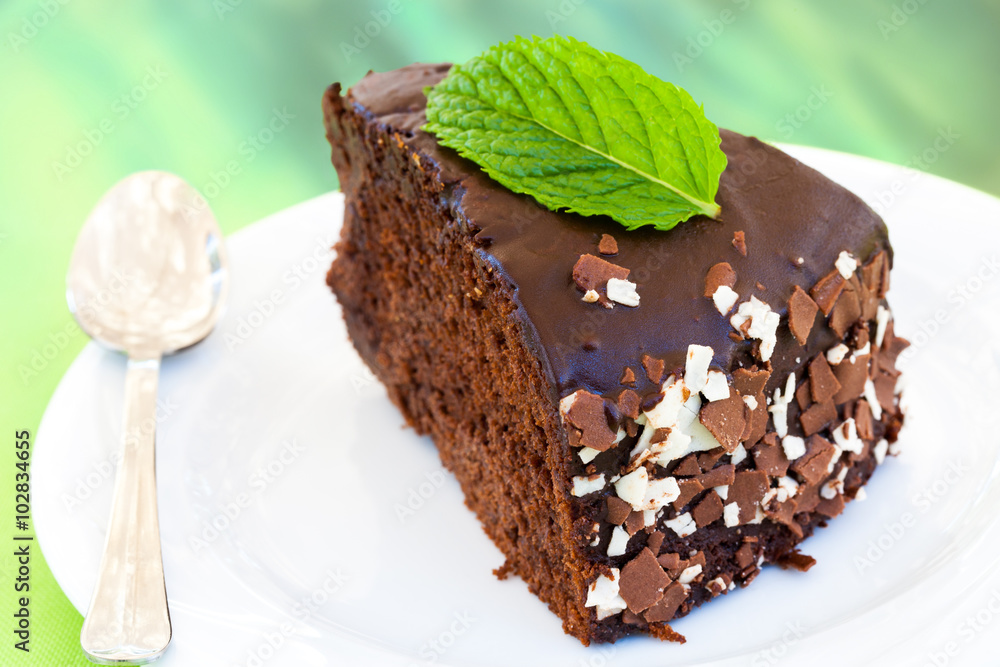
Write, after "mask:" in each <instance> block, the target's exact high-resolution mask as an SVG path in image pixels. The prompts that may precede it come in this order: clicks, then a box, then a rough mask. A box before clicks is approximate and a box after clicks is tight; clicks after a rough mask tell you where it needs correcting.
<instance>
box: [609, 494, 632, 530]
mask: <svg viewBox="0 0 1000 667" xmlns="http://www.w3.org/2000/svg"><path fill="white" fill-rule="evenodd" d="M631 513H632V506H631V505H629V504H628V503H627V502H625V501H624V500H622V499H621V498H619V497H618V496H608V517H607V522H608V523H610V524H611V525H613V526H620V525H622V524H623V523H625V519H627V518H628V516H629V514H631Z"/></svg>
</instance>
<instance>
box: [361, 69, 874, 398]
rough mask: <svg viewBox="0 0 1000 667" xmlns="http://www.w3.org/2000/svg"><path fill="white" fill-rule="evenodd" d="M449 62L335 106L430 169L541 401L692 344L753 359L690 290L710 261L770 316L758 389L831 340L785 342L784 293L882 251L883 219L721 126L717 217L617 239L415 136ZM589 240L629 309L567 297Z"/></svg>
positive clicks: (602, 383) (747, 344) (609, 387)
mask: <svg viewBox="0 0 1000 667" xmlns="http://www.w3.org/2000/svg"><path fill="white" fill-rule="evenodd" d="M449 67H450V65H448V64H440V65H421V64H417V65H410V66H408V67H404V68H402V69H398V70H394V71H391V72H385V73H369V74H368V75H367V76H365V78H363V79H362V80H361V81H360V82H359V83H357V84H356V85H355V86H354V87H353V88H351V90H350V91H349V99H350V101H351V102H352V103H353V104H354V105H355V107H356V108H357V109H358V110H359V112H361V113H364V114H366V115H367V116H368V117H369V118H370V119H371V120H372V121H373V122H378V123H381V124H384V125H385V126H387V127H388V128H390V129H391V130H395V131H396V132H398V133H399V134H400V135H401V138H402V140H403V141H405V142H406V144H408V145H409V146H410V147H411V148H412V149H413V150H415V151H417V152H419V153H420V154H421V156H422V160H421V163H422V165H423V167H424V168H425V169H426V168H429V166H430V165H428V164H427V160H426V159H425V158H430V160H431V161H432V162H433V163H434V165H435V166H436V167H437V168H438V169H439V170H440V178H441V180H442V182H443V184H444V185H445V188H444V193H445V196H446V198H447V204H448V205H449V206H451V207H452V208H453V209H454V210H455V212H456V213H458V214H459V215H461V216H464V217H465V218H466V219H467V220H468V221H469V223H470V224H471V225H472V226H473V227H474V228H478V229H479V232H478V234H477V235H476V239H477V241H478V243H479V248H480V250H479V251H480V252H481V253H482V255H483V258H484V259H485V260H486V261H488V262H491V263H493V264H494V265H495V266H496V267H498V268H499V269H500V270H501V271H502V272H503V274H504V275H506V276H507V277H509V279H510V280H511V281H512V283H513V284H514V285H515V286H516V287H517V293H516V298H517V299H518V300H519V306H520V307H521V308H523V310H524V312H525V314H526V316H527V318H526V319H527V322H528V323H530V325H531V326H533V327H534V334H535V336H536V340H535V341H534V342H535V344H536V346H537V349H538V351H539V352H541V355H540V356H541V358H542V360H543V362H544V361H547V363H548V365H549V368H550V370H551V372H552V376H553V379H554V389H555V390H556V392H557V393H558V396H557V397H555V398H559V397H561V396H565V395H567V394H569V393H571V392H573V391H575V390H576V389H579V388H584V389H587V390H589V391H591V392H594V393H597V394H602V395H609V394H614V393H617V392H618V391H619V390H620V389H621V388H622V386H621V385H620V384H619V383H620V380H621V378H622V373H623V371H624V369H625V368H626V367H627V366H631V367H633V368H640V366H639V363H640V359H641V358H642V357H643V355H644V354H648V355H650V356H651V357H655V358H659V359H663V360H664V361H665V362H666V368H667V371H668V372H670V371H671V370H680V369H683V366H684V359H685V354H686V351H687V348H688V345H690V344H692V343H697V344H700V345H708V346H710V347H711V348H712V349H713V350H714V351H715V356H714V359H713V366H714V367H717V368H720V369H722V370H724V371H732V370H734V369H735V368H737V367H740V366H746V367H749V366H751V365H753V364H754V363H759V362H756V361H755V359H754V357H753V356H752V345H753V341H751V340H746V341H734V340H733V339H732V338H731V337H730V334H731V333H733V332H734V329H733V327H732V326H731V324H730V323H729V315H727V316H723V315H720V314H719V312H718V311H717V310H716V308H715V306H714V304H713V302H712V300H711V299H709V298H706V297H705V296H704V290H705V276H706V274H707V272H708V270H709V268H711V267H712V266H713V265H715V264H717V263H719V262H728V263H729V264H730V265H731V266H732V268H733V269H734V270H735V272H736V284H735V285H734V287H733V289H734V290H735V291H736V292H737V293H738V294H739V297H740V298H739V301H738V302H737V305H738V304H739V303H742V302H743V301H746V300H747V299H749V298H750V296H751V295H755V296H756V297H757V298H758V299H760V300H761V301H764V302H765V303H767V304H769V305H770V306H771V308H772V309H773V310H774V311H776V312H778V313H780V314H781V316H782V320H781V325H780V326H779V328H778V344H777V346H776V350H775V353H774V356H773V357H772V358H771V365H772V369H773V372H772V374H771V381H770V385H769V386H768V391H769V392H770V391H771V390H772V389H773V388H774V386H777V385H778V384H783V383H784V379H785V378H786V377H787V375H788V373H789V372H790V371H793V370H796V369H797V368H799V367H800V366H801V365H802V364H801V363H800V362H798V361H796V360H797V359H800V360H801V361H802V362H804V361H805V360H807V359H809V358H811V357H813V356H814V355H815V354H817V353H819V352H820V351H824V350H826V349H828V348H829V347H830V346H831V345H834V344H835V343H836V342H838V340H839V339H836V336H835V334H834V333H833V332H832V331H831V330H830V329H829V328H828V327H826V326H822V327H819V326H818V327H816V329H815V330H814V332H813V335H812V336H810V339H809V341H808V345H807V346H806V347H803V346H800V345H799V344H798V343H797V342H796V340H795V338H794V337H793V336H792V334H791V332H790V331H789V329H788V323H787V303H788V299H789V297H790V296H791V295H792V293H793V291H794V289H795V287H796V286H800V287H802V288H803V289H804V290H806V291H808V290H809V289H810V288H811V287H812V286H813V285H814V284H815V283H816V281H817V280H818V279H819V278H820V277H822V276H823V275H825V274H827V273H828V272H829V271H830V270H831V268H832V267H833V265H834V262H835V261H836V259H837V256H838V255H839V254H840V252H841V251H842V250H847V251H848V252H850V253H851V254H853V255H854V256H855V257H857V258H858V259H860V260H863V261H864V260H867V258H869V257H870V256H871V255H872V254H873V253H875V252H877V251H878V250H879V249H883V248H884V249H886V250H888V251H890V252H891V250H890V248H889V242H888V236H887V230H886V227H885V224H884V223H883V222H882V220H881V219H880V218H879V217H878V216H877V215H876V214H875V213H874V212H873V211H872V210H871V209H870V208H868V207H867V206H866V205H865V204H864V203H863V202H862V201H861V200H860V199H858V198H857V197H856V196H854V195H853V194H851V193H850V192H848V191H847V190H845V189H844V188H843V187H841V186H839V185H837V184H836V183H834V182H833V181H831V180H829V179H828V178H826V177H825V176H823V175H822V174H820V173H819V172H817V171H815V170H813V169H810V168H809V167H807V166H805V165H803V164H802V163H801V162H799V161H797V160H795V159H793V158H792V157H790V156H788V155H787V154H785V153H783V152H781V151H779V150H777V149H775V148H773V147H771V146H769V145H767V144H764V143H762V142H760V141H758V140H757V139H755V138H752V137H746V136H743V135H740V134H737V133H735V132H730V131H728V130H721V131H720V132H721V136H722V149H723V151H724V152H725V153H726V155H727V157H728V158H729V164H728V166H727V168H726V171H725V172H724V173H723V175H722V181H721V184H720V187H719V193H718V196H717V197H716V201H717V202H718V203H719V205H720V206H721V207H722V214H721V220H711V219H708V218H705V217H703V216H697V217H695V218H692V219H691V220H689V221H687V222H684V223H681V224H680V225H678V226H677V227H675V228H674V229H673V230H671V231H668V232H663V231H658V230H655V229H649V228H644V229H640V230H636V231H628V230H626V229H625V228H624V227H622V226H621V225H619V224H618V223H616V222H614V221H613V220H611V219H609V218H606V217H583V216H579V215H576V214H570V213H556V212H552V211H549V210H548V209H545V208H544V207H542V206H541V205H539V204H537V203H536V202H535V201H534V200H533V199H532V198H531V197H528V196H525V195H519V194H515V193H513V192H511V191H510V190H508V189H506V188H505V187H503V186H502V185H500V184H499V183H496V182H495V181H493V180H492V179H490V178H489V177H488V176H487V175H486V174H485V173H484V172H483V171H482V170H481V169H480V168H479V167H478V166H477V165H476V164H474V163H473V162H471V161H469V160H466V159H464V158H462V157H460V156H459V155H458V154H457V153H456V152H455V151H453V150H451V149H449V148H446V147H444V146H440V145H438V143H437V142H436V140H435V139H434V137H433V136H431V135H428V134H426V133H424V132H422V131H421V130H420V129H419V128H420V127H421V126H422V125H423V124H424V123H425V116H424V107H425V103H426V98H425V97H424V94H423V89H424V87H425V86H431V85H434V84H435V83H437V82H438V81H439V80H441V78H443V77H444V75H445V74H446V73H447V71H448V69H449ZM737 231H743V232H744V233H745V237H746V245H747V254H746V256H745V257H744V256H743V255H741V254H740V253H739V252H738V251H737V249H736V248H735V247H734V245H733V235H734V232H737ZM602 234H610V235H611V236H613V237H614V238H615V240H616V241H617V243H618V254H617V255H615V256H614V257H613V258H609V259H613V262H614V263H615V264H617V265H619V266H623V267H625V268H627V269H630V270H631V275H630V276H629V280H631V281H633V282H635V283H636V284H637V291H638V293H639V295H640V298H641V303H640V305H639V306H638V307H636V308H629V307H625V306H621V305H618V306H615V307H614V308H613V309H610V310H609V309H606V308H604V307H602V306H601V305H600V304H598V303H585V302H584V301H582V300H581V296H582V295H581V293H580V291H579V290H578V289H577V287H576V285H575V284H574V282H573V278H572V273H573V266H574V264H575V263H576V261H577V260H578V259H579V258H580V255H582V254H585V253H590V254H597V252H598V251H597V247H598V243H599V242H600V240H601V236H602ZM800 258H801V259H800ZM761 288H763V289H761ZM734 311H735V307H734ZM731 314H732V313H730V315H731ZM636 383H637V387H636V391H637V392H638V393H639V394H640V395H649V394H652V393H655V392H656V391H658V390H659V388H658V387H656V386H655V385H653V383H652V382H650V380H649V379H648V378H647V377H646V374H645V373H642V372H639V373H636Z"/></svg>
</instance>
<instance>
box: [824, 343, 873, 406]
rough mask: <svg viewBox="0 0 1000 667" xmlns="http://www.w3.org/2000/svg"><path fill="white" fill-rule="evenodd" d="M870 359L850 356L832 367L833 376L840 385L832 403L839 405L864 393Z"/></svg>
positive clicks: (865, 356) (868, 357)
mask: <svg viewBox="0 0 1000 667" xmlns="http://www.w3.org/2000/svg"><path fill="white" fill-rule="evenodd" d="M870 358H871V357H870V356H869V355H867V354H866V355H864V356H861V357H856V358H855V357H854V356H853V355H850V356H848V358H847V359H844V360H843V361H842V362H840V363H839V364H837V365H836V366H834V368H833V374H834V375H835V376H836V377H837V382H839V383H840V390H839V391H838V392H837V393H836V394H834V395H833V402H834V403H836V404H837V405H840V404H841V403H846V402H847V401H850V400H853V399H855V398H857V397H858V396H861V394H863V393H864V391H865V381H866V380H867V379H868V360H869V359H870Z"/></svg>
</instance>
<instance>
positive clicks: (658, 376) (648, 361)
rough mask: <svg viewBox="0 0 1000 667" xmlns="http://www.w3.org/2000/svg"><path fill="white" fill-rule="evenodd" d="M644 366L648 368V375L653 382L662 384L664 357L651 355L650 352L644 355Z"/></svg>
mask: <svg viewBox="0 0 1000 667" xmlns="http://www.w3.org/2000/svg"><path fill="white" fill-rule="evenodd" d="M642 367H643V368H645V369H646V377H648V378H649V381H650V382H652V383H653V384H660V382H662V381H663V368H664V363H663V359H657V358H655V357H651V356H649V355H648V354H644V355H642Z"/></svg>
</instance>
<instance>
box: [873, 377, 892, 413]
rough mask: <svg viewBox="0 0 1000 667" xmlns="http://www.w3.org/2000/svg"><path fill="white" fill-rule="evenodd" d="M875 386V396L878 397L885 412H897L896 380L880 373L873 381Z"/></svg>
mask: <svg viewBox="0 0 1000 667" xmlns="http://www.w3.org/2000/svg"><path fill="white" fill-rule="evenodd" d="M873 384H874V385H875V396H877V397H878V404H879V405H881V406H882V409H883V410H887V411H889V412H895V410H896V401H895V397H896V378H895V377H894V376H892V375H890V374H889V373H879V374H878V375H877V376H876V377H875V380H874V381H873Z"/></svg>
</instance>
